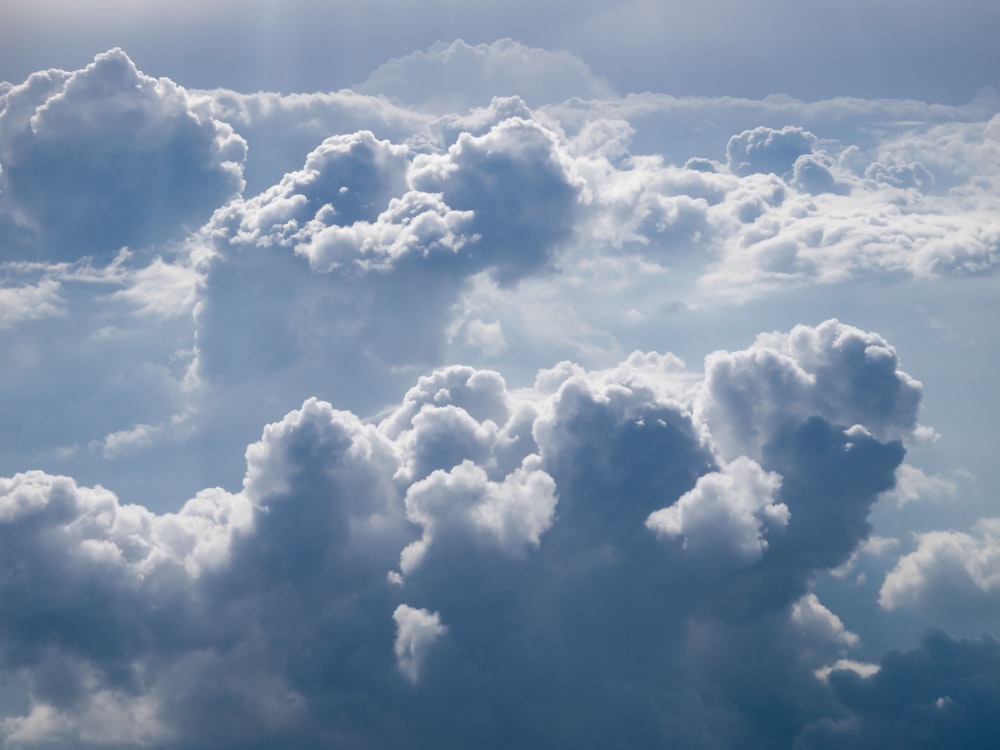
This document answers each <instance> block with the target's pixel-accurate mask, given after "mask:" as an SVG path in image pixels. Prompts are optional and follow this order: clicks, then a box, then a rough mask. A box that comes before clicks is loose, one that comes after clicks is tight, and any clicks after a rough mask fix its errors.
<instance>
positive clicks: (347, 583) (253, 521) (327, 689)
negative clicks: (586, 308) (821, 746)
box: [0, 321, 919, 747]
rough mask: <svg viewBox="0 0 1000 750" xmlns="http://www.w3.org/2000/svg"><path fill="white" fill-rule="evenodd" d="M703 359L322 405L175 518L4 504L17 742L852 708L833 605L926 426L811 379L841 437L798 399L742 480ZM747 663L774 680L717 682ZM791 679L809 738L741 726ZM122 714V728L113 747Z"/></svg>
mask: <svg viewBox="0 0 1000 750" xmlns="http://www.w3.org/2000/svg"><path fill="white" fill-rule="evenodd" d="M831 329H832V330H834V331H837V332H839V333H840V334H841V336H837V335H832V332H831ZM845 336H846V337H848V338H856V339H860V340H863V341H868V342H876V341H881V339H880V338H879V337H877V336H876V335H875V334H868V333H865V332H861V331H857V330H856V329H848V328H846V327H844V326H841V324H839V323H837V322H836V321H830V322H828V323H826V324H823V325H821V326H819V327H818V328H815V329H810V328H806V327H800V328H797V329H795V330H794V331H793V332H791V333H790V334H780V335H779V334H771V340H772V341H781V342H783V346H784V347H785V349H786V351H787V354H785V356H786V357H787V359H788V367H810V368H812V369H813V370H814V371H817V372H820V371H822V366H821V365H819V364H817V363H828V362H830V361H838V358H839V357H841V356H842V349H843V337H845ZM762 340H766V337H763V338H762V339H760V340H758V342H757V343H755V344H754V345H753V347H752V348H751V350H749V351H750V352H753V351H754V350H755V349H756V348H758V347H760V346H761V343H760V342H761V341H762ZM796 342H798V343H797V344H796ZM740 354H741V353H736V354H734V355H733V356H734V357H736V358H739V355H740ZM742 354H744V355H745V354H747V352H744V353H742ZM680 366H681V365H680V363H679V362H678V361H677V360H676V358H673V357H670V356H667V355H657V354H652V353H651V354H645V355H642V354H635V355H633V356H631V357H629V358H628V359H626V360H625V361H623V362H621V363H620V364H618V365H617V366H616V367H613V368H610V369H607V370H597V371H587V370H585V369H583V368H581V367H579V366H576V365H571V364H569V363H564V364H561V365H558V366H557V367H555V368H553V369H551V370H549V371H545V372H542V373H540V374H539V376H538V378H537V381H536V385H535V386H534V387H532V388H527V389H510V388H508V387H507V386H506V384H505V383H504V381H503V379H502V378H501V377H500V376H499V375H498V374H497V373H494V372H489V371H480V370H476V369H474V368H471V367H461V366H452V367H448V368H445V369H442V370H439V371H436V372H435V373H433V374H431V375H428V376H425V377H423V378H421V379H420V380H419V381H418V382H417V384H416V385H415V386H414V387H413V388H412V389H410V391H409V392H408V393H407V394H406V396H405V397H404V398H403V399H402V401H401V402H400V403H399V405H398V406H397V407H396V408H395V409H394V410H392V411H390V412H388V413H386V414H385V415H384V417H383V419H382V420H381V421H380V422H378V423H374V422H366V421H362V420H361V419H359V418H358V417H357V416H355V415H354V414H353V413H351V412H347V411H339V410H337V409H334V408H333V407H332V406H331V405H330V404H329V403H325V402H322V401H319V400H317V399H309V400H307V401H306V402H304V403H303V404H302V406H301V408H299V409H296V410H294V411H292V412H290V413H288V414H287V415H286V416H285V417H284V418H283V419H281V420H280V421H278V422H275V423H272V424H270V425H268V426H267V427H266V428H265V429H264V431H263V434H262V436H261V438H260V440H259V441H257V442H256V443H254V444H252V445H250V446H249V447H248V449H247V451H246V462H247V463H246V472H245V477H244V481H243V486H242V489H241V490H240V491H239V492H235V493H230V492H225V491H223V490H221V489H206V490H203V491H201V492H200V493H198V495H197V496H195V497H194V498H193V499H192V500H190V501H188V503H186V504H185V505H184V506H183V508H182V509H181V510H180V511H179V512H176V513H165V514H156V513H154V512H152V511H150V510H148V509H146V508H144V507H142V506H139V505H128V504H123V503H121V502H120V501H119V500H118V499H117V498H116V497H115V496H114V495H113V494H112V493H110V492H108V491H107V490H103V489H101V488H93V489H91V488H86V487H81V486H78V485H77V484H76V483H75V482H73V481H72V480H71V479H68V478H66V477H55V476H52V475H48V474H45V473H42V472H32V473H27V474H20V475H17V476H15V477H12V478H10V479H5V480H3V482H2V484H0V535H2V536H3V538H4V539H6V540H7V541H6V542H5V544H4V546H3V549H4V555H5V556H6V558H7V564H8V565H9V566H11V567H10V569H11V570H14V571H16V574H15V575H12V576H10V577H8V578H7V579H6V580H5V582H4V584H3V591H2V592H0V593H2V594H3V597H4V601H5V602H7V607H8V610H7V612H8V614H7V616H6V617H5V619H4V625H3V628H2V629H0V630H2V632H0V637H2V647H3V651H2V653H3V654H4V658H5V664H6V665H7V669H8V670H13V672H12V677H13V679H14V680H15V684H16V685H17V686H18V689H20V690H23V691H24V694H25V696H26V699H27V704H26V706H27V707H26V708H25V709H23V710H20V711H18V710H14V711H11V710H10V709H8V713H7V718H6V719H5V720H4V721H5V723H4V724H3V730H4V731H5V733H6V735H5V736H6V739H7V741H8V742H10V743H15V742H21V743H26V744H30V743H32V742H35V743H39V742H47V743H49V744H50V745H52V746H58V745H59V744H60V743H62V742H69V743H75V744H78V745H82V746H85V747H91V746H93V747H97V746H100V745H102V744H107V743H113V742H144V743H147V744H150V745H153V746H164V747H171V746H177V745H185V744H190V743H191V742H194V743H195V744H198V743H201V744H206V745H211V746H215V747H229V746H234V747H235V746H251V747H255V746H265V745H269V744H273V743H274V742H279V741H280V742H295V743H296V744H299V745H303V744H304V745H305V746H309V745H312V744H316V743H317V742H321V741H322V738H323V737H328V736H330V735H331V733H333V734H334V735H343V736H351V737H356V738H357V739H358V741H364V742H368V743H374V744H384V743H386V742H390V741H394V740H395V739H397V738H398V737H399V736H403V735H405V736H411V737H419V738H420V739H419V740H418V741H417V742H418V746H420V747H424V746H426V747H431V746H435V747H437V746H441V745H442V744H446V745H459V744H464V743H465V742H467V741H468V740H469V738H470V737H471V736H473V735H478V736H480V737H481V738H486V739H483V740H482V741H484V742H486V743H487V746H497V747H499V746H504V745H506V744H507V741H508V737H507V735H506V734H505V731H508V730H511V728H512V727H513V730H512V731H516V732H517V734H518V736H520V737H522V738H524V739H525V741H530V742H532V743H535V742H539V743H548V742H549V741H550V740H551V741H555V740H556V739H557V738H559V737H566V736H569V737H573V738H575V739H574V742H583V743H584V744H587V743H588V742H590V743H591V744H592V743H593V742H599V743H600V744H601V745H602V746H603V743H604V741H605V740H607V739H608V738H618V739H624V738H627V737H631V738H633V740H634V741H635V743H636V746H656V745H658V744H661V743H663V742H665V741H672V740H677V741H680V740H684V741H693V740H694V738H700V740H701V741H702V744H704V743H711V742H727V741H728V740H729V739H732V738H733V737H734V736H737V735H741V736H750V737H756V738H760V741H761V743H764V744H766V743H767V742H769V741H771V740H773V739H775V738H784V740H787V741H790V740H791V738H792V737H793V736H794V732H795V731H797V729H796V727H798V726H801V725H804V724H803V723H804V722H805V721H806V720H808V719H810V718H816V717H818V716H822V715H824V714H823V713H822V712H823V711H826V710H828V709H829V707H826V708H824V701H825V699H824V698H823V695H824V693H823V687H822V683H821V682H820V681H818V680H817V679H816V677H815V675H814V672H815V671H816V670H817V669H820V668H822V667H823V666H824V665H827V664H830V663H832V662H833V661H834V660H835V659H836V658H842V657H843V654H844V653H845V652H846V651H848V650H850V649H853V648H854V647H855V646H856V645H857V637H856V636H854V635H853V634H851V633H850V632H849V631H847V630H846V628H845V627H844V626H843V623H842V622H841V621H840V619H839V618H838V617H837V616H836V615H835V614H834V613H833V612H832V611H830V610H829V609H827V608H826V607H825V606H824V605H823V604H822V603H821V602H820V601H819V599H818V598H817V597H816V596H815V595H814V594H811V593H809V592H808V585H807V582H808V580H809V578H810V577H811V576H812V575H813V574H814V573H815V572H816V571H818V570H822V569H826V568H829V567H832V566H833V565H835V564H838V563H840V562H842V561H843V558H846V556H847V555H848V554H849V553H850V552H851V551H852V550H853V549H854V548H855V547H857V545H858V544H860V543H861V542H862V541H863V540H864V538H865V537H866V535H867V533H868V527H867V526H866V525H865V523H864V519H865V517H866V515H867V512H868V510H869V509H870V507H871V503H872V502H873V501H874V499H875V497H876V496H877V494H878V493H879V492H880V491H882V490H884V489H886V488H888V487H890V486H891V485H892V482H893V472H894V470H895V468H896V467H897V466H898V464H899V463H900V461H901V458H902V450H901V448H900V447H899V445H898V443H893V442H879V440H878V439H876V437H873V435H875V434H877V433H878V432H879V431H880V429H881V426H884V423H889V424H895V423H902V424H904V425H908V424H909V419H910V415H909V412H910V411H912V409H913V408H914V405H913V404H911V403H910V402H909V401H907V400H897V401H894V402H893V405H892V406H891V407H889V408H891V409H893V410H895V412H899V416H896V415H895V414H892V415H890V414H887V413H885V412H884V411H883V412H880V413H878V414H870V415H869V416H871V417H872V420H871V424H870V427H869V428H866V429H862V428H860V427H858V428H854V429H852V430H847V431H846V432H845V428H843V427H842V426H841V425H843V424H844V423H846V422H848V421H853V419H854V418H855V415H856V414H857V411H856V410H857V409H858V408H859V407H860V406H861V405H863V404H864V403H865V398H866V397H867V396H868V395H870V394H871V393H873V392H877V390H878V388H879V387H880V383H881V378H884V377H887V373H886V370H885V368H884V366H883V363H882V360H881V359H880V358H879V357H870V358H867V359H861V360H859V361H858V362H857V364H856V368H857V370H856V372H857V373H858V375H859V377H858V380H857V383H858V385H857V387H856V388H854V389H850V388H848V389H846V390H845V389H842V388H841V387H840V384H839V381H837V380H835V379H829V380H828V379H824V378H822V377H818V376H817V377H816V378H815V383H814V384H813V388H814V390H815V394H814V395H815V397H814V399H813V401H812V404H818V405H820V408H821V410H822V413H821V414H817V413H813V414H809V413H808V408H807V407H806V406H804V405H803V404H802V403H800V402H795V401H792V402H789V403H788V404H787V407H782V406H781V405H775V407H774V409H775V410H780V409H782V408H786V411H787V414H786V416H785V418H779V417H777V416H776V415H775V414H774V413H773V412H761V413H760V414H759V415H758V417H757V418H756V420H757V422H758V430H757V434H762V435H763V436H764V442H763V448H762V449H757V448H754V447H753V446H754V445H755V443H754V442H752V441H751V442H748V443H746V445H747V446H750V449H752V450H754V451H755V455H756V456H757V457H756V458H751V457H750V456H748V455H739V456H737V457H736V458H733V459H732V460H727V461H722V460H721V457H720V456H719V455H718V454H716V453H715V452H714V448H713V445H714V442H713V440H712V434H713V433H712V431H713V430H716V429H719V426H720V424H721V422H722V420H724V419H727V418H728V414H729V411H727V410H730V411H732V412H733V415H734V418H736V419H745V415H741V414H738V412H739V411H740V410H739V408H738V407H737V405H736V404H735V402H733V401H731V400H729V401H727V400H725V399H724V396H725V394H724V393H722V396H720V399H722V400H720V403H719V404H718V405H717V406H718V408H712V409H706V408H705V401H706V399H708V398H714V397H715V394H717V393H721V392H718V391H715V390H713V389H711V388H707V389H695V390H694V391H692V389H691V388H690V384H689V383H685V382H684V381H683V379H679V378H678V377H677V376H678V372H677V370H678V368H679V367H680ZM890 372H894V371H891V370H890ZM864 373H867V375H868V377H860V375H861V374H864ZM732 377H737V376H736V375H733V376H732ZM738 377H740V378H741V379H742V381H743V382H744V383H745V384H746V385H749V384H751V383H753V382H754V380H755V378H756V377H757V374H756V371H754V370H752V369H750V370H742V371H740V374H739V376H738ZM894 377H896V378H897V380H901V379H902V382H906V381H905V379H903V376H902V375H901V374H900V375H894ZM826 391H829V392H832V393H825V394H824V392H826ZM824 395H825V396H826V397H821V396H824ZM915 398H917V399H919V391H918V392H917V394H916V396H915ZM702 413H710V414H712V415H713V416H712V420H711V421H710V422H708V423H706V422H703V421H702V419H701V417H700V416H699V415H700V414H702ZM828 420H830V421H828ZM880 423H881V424H880ZM713 560H714V561H718V562H720V563H722V564H706V561H713ZM95 603H96V606H95ZM166 612H169V613H170V614H169V617H165V616H164V613H166ZM41 623H44V625H41ZM737 642H739V643H746V642H750V643H753V644H755V645H754V649H752V650H751V652H750V653H752V654H754V656H753V657H746V656H744V658H743V659H742V660H733V661H729V660H728V658H723V659H721V660H720V659H719V656H720V654H721V653H722V652H721V651H720V644H721V643H737ZM723 650H724V651H725V650H728V649H723ZM748 658H749V662H748V661H747V659H748ZM758 659H759V661H758ZM767 663H777V664H779V665H780V669H781V670H782V673H783V675H784V676H783V681H782V683H781V686H780V687H777V688H776V689H775V690H769V691H767V692H766V693H765V697H764V698H763V700H765V702H768V704H769V705H773V706H774V707H775V709H774V710H779V708H778V707H786V708H787V707H789V706H790V704H789V694H788V693H787V692H786V691H787V690H792V689H793V688H792V686H795V687H794V690H798V691H799V694H800V697H801V698H802V699H801V700H800V703H799V705H798V707H797V708H795V710H794V712H793V713H794V714H795V715H797V716H798V719H796V722H799V723H797V724H795V725H787V726H784V727H783V728H778V727H774V726H767V724H766V722H762V721H761V720H760V719H759V717H757V716H756V715H755V712H748V711H747V710H746V707H745V703H744V700H743V696H744V692H745V691H746V690H747V689H749V684H748V683H747V682H746V677H747V675H748V674H749V673H748V672H746V671H745V670H747V669H750V670H751V671H754V670H757V669H760V668H763V665H764V664H767ZM54 674H55V675H72V676H73V680H75V682H67V680H68V677H64V678H63V679H52V678H51V677H50V675H54ZM696 675H702V677H701V678H699V679H695V676H696ZM705 676H707V679H708V682H705V681H704V679H705ZM834 677H835V675H834V676H831V677H830V678H829V679H830V680H833V679H834ZM183 685H187V686H188V688H187V689H181V686H183ZM192 685H193V686H195V687H193V688H192V687H191V686H192ZM441 701H447V702H448V704H449V705H451V706H452V708H455V709H457V711H456V713H455V714H454V716H455V717H456V718H455V720H454V721H452V722H449V723H448V724H441V723H439V722H438V721H437V720H436V719H435V718H433V717H435V716H439V715H440V713H439V712H438V711H437V710H432V709H434V707H436V706H437V707H440V702H441ZM498 705H504V706H505V710H504V711H502V712H498V711H496V710H495V707H496V706H498ZM780 710H784V708H781V709H780ZM216 713H218V714H219V715H220V716H221V717H223V719H222V720H220V721H213V720H212V718H211V717H212V716H213V715H215V714H216ZM689 713H690V715H692V716H694V719H693V720H692V721H687V720H686V718H685V717H687V716H688V715H689ZM126 715H127V716H129V717H131V718H130V719H129V720H128V721H124V720H121V721H118V720H115V719H114V717H115V716H126ZM711 715H722V716H723V717H725V721H723V722H722V724H718V723H717V722H715V721H712V720H710V719H709V716H711ZM101 716H103V717H106V718H108V720H112V721H115V727H116V729H115V731H116V732H118V734H116V735H114V736H112V735H110V734H107V733H105V734H99V733H94V732H93V730H92V729H91V727H93V726H96V724H95V722H97V720H98V719H97V717H101ZM559 716H565V717H567V719H562V718H555V719H553V717H559ZM568 717H572V719H571V720H570V719H569V718H568ZM505 727H506V728H507V730H505ZM398 733H402V734H398ZM588 737H591V739H590V740H588V739H587V738H588ZM116 738H119V739H116ZM595 738H596V739H595Z"/></svg>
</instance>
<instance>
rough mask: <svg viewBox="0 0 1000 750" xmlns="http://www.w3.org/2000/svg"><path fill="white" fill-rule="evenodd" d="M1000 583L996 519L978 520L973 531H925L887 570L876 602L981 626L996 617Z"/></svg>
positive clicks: (999, 530) (949, 621)
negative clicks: (912, 547) (892, 566)
mask: <svg viewBox="0 0 1000 750" xmlns="http://www.w3.org/2000/svg"><path fill="white" fill-rule="evenodd" d="M998 588H1000V521H997V519H991V518H985V519H982V520H980V521H979V522H978V523H977V524H976V526H975V527H974V529H973V530H972V533H965V532H960V531H929V532H926V533H923V534H920V535H918V536H917V547H916V549H915V550H914V551H913V552H910V553H909V554H907V555H904V556H903V557H901V558H900V559H899V561H898V562H897V563H896V567H895V568H894V569H893V570H892V571H890V572H889V574H888V575H887V576H886V578H885V581H884V582H883V584H882V588H881V590H880V591H879V604H881V605H882V607H884V608H886V609H890V610H895V609H913V610H918V611H919V612H920V613H921V614H922V615H923V616H924V617H925V618H927V619H929V621H931V622H935V623H940V624H948V625H950V626H952V627H955V626H956V625H958V624H959V623H964V625H963V626H962V627H964V628H970V627H971V628H973V629H975V625H976V624H979V625H982V626H984V627H989V625H990V624H991V623H992V622H994V621H995V619H996V616H997V614H998V610H997V590H998Z"/></svg>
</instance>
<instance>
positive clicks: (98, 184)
mask: <svg viewBox="0 0 1000 750" xmlns="http://www.w3.org/2000/svg"><path fill="white" fill-rule="evenodd" d="M0 119H2V120H3V123H2V124H0V133H2V138H0V190H2V196H3V197H2V199H0V221H2V222H3V224H2V226H3V229H4V235H5V236H6V238H7V239H6V244H7V245H8V247H9V250H8V253H11V254H13V253H17V254H18V255H20V256H21V257H28V258H42V259H75V258H79V257H81V256H84V255H93V256H95V257H98V258H101V259H111V258H113V257H114V256H115V254H116V253H117V252H118V250H119V249H120V248H121V247H122V246H124V245H134V244H148V243H158V242H164V241H166V240H169V239H176V238H178V236H179V231H178V230H179V229H181V228H182V227H183V226H185V225H187V226H188V227H192V226H197V225H198V224H200V223H201V222H203V221H204V220H205V219H207V218H208V216H209V215H210V214H211V211H212V209H213V208H214V206H216V205H218V204H219V203H221V202H222V201H224V200H226V199H228V198H230V197H232V196H234V195H236V194H237V193H239V191H240V190H242V189H243V179H242V162H243V159H244V157H245V153H246V143H245V142H244V141H243V139H242V138H240V137H239V136H238V135H236V134H235V133H234V132H233V129H232V128H231V127H230V126H229V125H227V124H225V123H223V122H220V121H218V120H214V119H205V118H202V117H199V116H198V114H196V113H195V111H194V110H193V109H192V104H191V97H190V95H189V94H188V93H187V92H186V91H185V90H184V89H183V88H181V87H180V86H177V85H176V84H175V83H173V82H172V81H170V80H168V79H165V78H163V79H154V78H150V77H148V76H146V75H144V74H142V73H140V72H139V71H138V70H137V69H136V67H135V65H134V64H133V63H132V61H131V60H130V59H129V58H128V56H127V55H126V54H125V53H124V52H122V51H121V50H120V49H114V50H111V51H109V52H106V53H103V54H101V55H98V56H97V57H96V58H94V61H93V62H92V63H91V64H90V65H88V66H87V67H86V68H84V69H82V70H78V71H76V72H74V73H71V74H67V73H63V72H62V71H53V72H50V73H48V74H41V75H40V76H36V77H35V78H34V79H29V81H27V82H26V83H25V84H22V85H20V86H14V87H12V88H11V89H9V90H8V91H7V92H6V94H5V95H4V106H3V109H2V110H0ZM8 257H9V256H8Z"/></svg>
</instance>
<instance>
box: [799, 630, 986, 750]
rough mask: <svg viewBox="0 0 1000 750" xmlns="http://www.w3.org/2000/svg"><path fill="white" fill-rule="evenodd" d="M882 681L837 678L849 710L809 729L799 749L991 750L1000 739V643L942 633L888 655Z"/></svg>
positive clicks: (834, 682)
mask: <svg viewBox="0 0 1000 750" xmlns="http://www.w3.org/2000/svg"><path fill="white" fill-rule="evenodd" d="M879 667H880V668H879V670H878V672H876V673H875V674H874V675H871V676H868V677H863V676H861V675H858V674H857V673H855V672H853V671H850V670H839V671H834V672H832V673H831V674H830V676H829V681H830V686H831V687H832V688H833V692H834V694H835V695H836V696H837V698H838V700H839V701H840V702H841V704H842V705H843V706H844V708H845V709H846V712H845V714H844V715H842V716H838V717H836V718H831V719H827V720H824V721H820V722H817V723H816V724H814V725H812V726H810V727H809V728H807V729H806V730H805V731H804V732H803V734H802V736H801V737H800V738H799V740H798V742H797V743H796V745H795V747H796V748H803V750H805V748H817V749H818V748H830V749H832V748H841V747H843V748H847V747H852V748H855V747H856V748H881V747H907V748H914V749H915V750H920V749H921V748H938V747H961V748H968V749H969V750H978V749H979V748H982V750H986V748H991V747H993V746H994V745H995V744H996V738H997V736H998V734H1000V718H998V715H997V706H998V705H1000V644H998V643H997V642H996V640H994V639H993V638H991V637H989V636H983V637H982V638H981V639H979V640H955V639H952V638H950V637H948V636H947V635H945V634H944V633H942V632H940V631H932V632H930V633H928V634H927V635H925V636H924V637H923V638H922V639H921V642H920V644H919V646H918V647H917V648H915V649H913V650H912V651H904V652H897V651H893V652H890V653H889V654H887V655H886V656H884V657H883V658H882V660H881V663H880V665H879Z"/></svg>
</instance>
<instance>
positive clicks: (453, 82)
mask: <svg viewBox="0 0 1000 750" xmlns="http://www.w3.org/2000/svg"><path fill="white" fill-rule="evenodd" d="M353 88H355V89H356V90H357V91H360V92H361V93H365V94H381V95H384V96H389V97H392V98H394V99H396V100H398V101H401V102H405V103H406V104H409V105H413V106H416V107H419V108H423V109H427V110H430V111H435V112H461V111H463V110H466V109H470V108H472V107H473V106H476V105H480V106H481V105H483V104H486V103H487V101H488V100H489V98H490V97H491V96H510V95H512V94H517V95H518V96H521V97H524V98H525V99H526V100H527V101H528V102H529V103H530V104H531V105H533V106H539V105H541V104H547V103H554V102H561V101H564V100H566V99H569V98H570V97H582V98H587V99H592V98H606V97H608V96H610V95H612V89H611V86H610V85H609V84H608V83H607V81H605V80H603V79H601V78H600V77H599V76H597V75H595V74H594V73H593V72H592V71H591V70H590V69H589V68H588V67H587V65H586V63H584V62H583V61H582V60H581V59H580V58H578V57H576V56H575V55H573V54H570V53H568V52H549V51H547V50H543V49H538V48H534V47H527V46H525V45H523V44H520V43H519V42H516V41H513V40H512V39H501V40H498V41H495V42H492V43H490V44H477V45H470V44H466V43H465V42H463V41H462V40H457V41H455V42H452V43H451V44H445V43H443V42H439V43H437V44H435V45H433V46H432V47H431V48H430V49H428V50H427V51H426V52H414V53H412V54H410V55H406V56H404V57H399V58H396V59H393V60H390V61H389V62H387V63H384V64H382V65H380V66H379V67H378V68H376V69H375V70H374V71H373V72H372V73H371V74H370V75H369V76H368V78H367V79H366V80H365V81H364V82H363V83H361V84H360V85H358V86H355V87H353Z"/></svg>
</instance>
